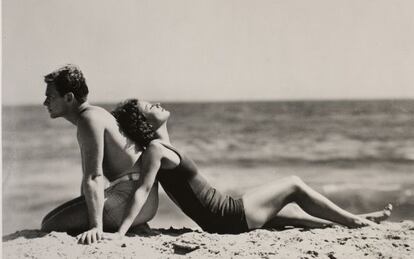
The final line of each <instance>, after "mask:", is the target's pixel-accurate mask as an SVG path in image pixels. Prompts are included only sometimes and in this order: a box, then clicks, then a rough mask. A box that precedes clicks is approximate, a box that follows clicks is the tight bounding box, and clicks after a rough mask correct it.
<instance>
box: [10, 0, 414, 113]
mask: <svg viewBox="0 0 414 259" xmlns="http://www.w3.org/2000/svg"><path fill="white" fill-rule="evenodd" d="M2 4H3V6H2V19H3V20H2V24H3V27H2V52H3V53H2V54H3V55H2V102H3V104H6V105H7V104H40V103H42V101H43V98H44V90H45V85H44V83H43V76H44V75H45V74H47V73H49V72H51V71H52V70H54V69H56V68H58V67H59V66H62V65H64V64H67V63H73V64H77V65H78V66H79V67H80V68H81V69H82V71H83V72H84V74H85V77H86V79H87V83H88V85H89V88H90V101H91V102H118V101H120V100H122V99H125V98H132V97H137V98H140V99H145V100H160V101H227V100H242V101H246V100H247V101H251V100H298V99H300V100H302V99H305V100H307V99H376V98H381V99H383V98H414V87H413V83H414V16H413V13H414V1H411V0H405V1H403V0H394V1H389V0H364V1H361V0H342V1H338V0H313V1H307V0H301V1H299V0H289V1H280V0H260V1H253V0H209V1H205V0H175V1H171V0H145V1H141V0H122V1H115V0H70V1H56V0H3V1H2Z"/></svg>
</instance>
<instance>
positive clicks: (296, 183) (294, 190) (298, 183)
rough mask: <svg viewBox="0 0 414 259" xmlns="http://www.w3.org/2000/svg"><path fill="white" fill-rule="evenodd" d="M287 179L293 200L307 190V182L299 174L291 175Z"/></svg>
mask: <svg viewBox="0 0 414 259" xmlns="http://www.w3.org/2000/svg"><path fill="white" fill-rule="evenodd" d="M286 180H287V182H288V186H289V187H288V188H289V190H290V193H291V194H292V196H291V201H295V200H296V199H297V198H298V196H300V195H301V194H303V193H304V192H306V184H305V183H304V182H303V180H302V179H301V178H300V177H299V176H296V175H291V176H289V177H288V178H287V179H286Z"/></svg>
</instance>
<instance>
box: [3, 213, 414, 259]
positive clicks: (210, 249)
mask: <svg viewBox="0 0 414 259" xmlns="http://www.w3.org/2000/svg"><path fill="white" fill-rule="evenodd" d="M3 258H331V259H333V258H414V222H413V221H403V222H400V223H392V222H383V223H381V225H380V227H379V228H370V227H365V228H361V229H347V228H342V227H339V226H335V227H332V228H327V229H311V230H304V229H298V228H296V229H293V228H292V229H286V230H282V231H280V230H279V231H278V230H265V229H259V230H255V231H251V232H248V233H243V234H239V235H218V234H209V233H205V232H202V231H200V230H193V229H185V228H184V229H173V228H170V229H147V230H145V231H141V232H140V233H138V234H129V235H128V236H127V237H125V238H124V239H123V240H117V241H113V240H103V241H100V242H99V243H96V244H92V245H81V244H77V242H76V238H74V237H72V236H70V235H68V234H66V233H58V232H52V233H42V232H40V231H39V230H23V231H18V232H16V233H13V234H10V235H7V236H4V237H3Z"/></svg>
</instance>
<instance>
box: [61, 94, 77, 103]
mask: <svg viewBox="0 0 414 259" xmlns="http://www.w3.org/2000/svg"><path fill="white" fill-rule="evenodd" d="M63 98H64V99H65V101H66V102H68V103H71V102H73V101H74V100H75V95H74V94H73V93H72V92H69V93H66V94H65V96H64V97H63Z"/></svg>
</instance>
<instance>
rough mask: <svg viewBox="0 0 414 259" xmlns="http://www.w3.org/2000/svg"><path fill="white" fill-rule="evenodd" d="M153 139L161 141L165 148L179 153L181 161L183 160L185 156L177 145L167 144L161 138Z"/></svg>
mask: <svg viewBox="0 0 414 259" xmlns="http://www.w3.org/2000/svg"><path fill="white" fill-rule="evenodd" d="M153 141H157V142H158V143H160V144H161V145H163V146H164V147H165V148H167V149H169V150H171V151H173V152H174V153H176V154H177V155H178V157H179V158H180V163H181V161H182V160H183V157H182V155H181V152H180V151H178V150H177V149H176V148H175V147H173V146H172V145H171V144H167V143H165V142H162V141H161V140H158V139H154V140H153Z"/></svg>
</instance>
